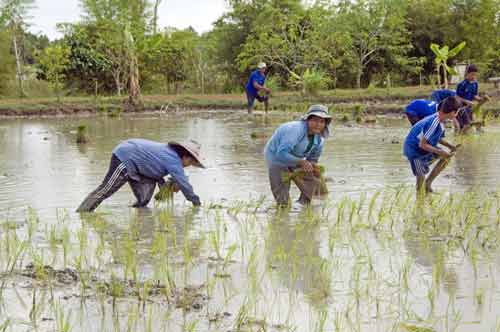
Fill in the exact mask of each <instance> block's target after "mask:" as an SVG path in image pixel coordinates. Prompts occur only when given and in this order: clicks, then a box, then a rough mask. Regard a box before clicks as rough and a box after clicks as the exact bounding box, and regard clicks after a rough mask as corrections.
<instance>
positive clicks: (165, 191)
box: [155, 180, 178, 202]
mask: <svg viewBox="0 0 500 332" xmlns="http://www.w3.org/2000/svg"><path fill="white" fill-rule="evenodd" d="M176 187H177V185H176V184H175V182H174V181H172V180H168V181H167V182H166V183H165V185H163V186H161V187H160V191H158V192H157V193H156V195H155V200H156V201H160V202H165V201H172V200H173V199H174V193H175V192H176V191H178V189H177V188H176Z"/></svg>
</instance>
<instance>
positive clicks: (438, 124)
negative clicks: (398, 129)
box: [403, 97, 462, 194]
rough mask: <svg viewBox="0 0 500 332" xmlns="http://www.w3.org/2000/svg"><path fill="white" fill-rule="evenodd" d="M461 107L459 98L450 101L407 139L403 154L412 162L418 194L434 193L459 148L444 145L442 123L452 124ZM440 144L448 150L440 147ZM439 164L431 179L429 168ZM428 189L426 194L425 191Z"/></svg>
mask: <svg viewBox="0 0 500 332" xmlns="http://www.w3.org/2000/svg"><path fill="white" fill-rule="evenodd" d="M461 106H462V103H461V101H460V100H459V98H457V97H448V98H446V99H445V100H443V101H442V102H441V103H440V104H439V108H438V111H437V112H436V113H434V114H433V115H430V116H428V117H426V118H424V119H423V120H421V121H419V122H417V123H416V124H415V125H414V126H413V127H412V128H411V130H410V132H409V134H408V136H407V137H406V139H405V142H404V147H403V153H404V155H405V156H406V158H408V161H409V162H410V166H411V170H412V172H413V175H415V176H416V178H417V193H418V194H422V193H425V192H432V182H433V181H434V179H436V177H437V176H438V175H439V174H440V173H441V172H442V171H443V169H444V168H445V167H446V165H447V164H448V161H449V159H450V157H451V156H452V155H453V153H454V152H455V151H456V149H457V146H455V145H453V144H451V143H449V142H447V141H445V140H444V139H443V137H444V132H445V129H444V126H443V123H444V122H445V121H447V120H453V119H454V118H455V116H456V114H457V111H458V109H459V108H460V107H461ZM438 144H441V145H443V146H445V147H447V148H448V149H449V151H446V150H443V149H441V148H439V147H438ZM436 160H439V161H438V163H437V165H436V166H435V167H434V168H433V169H432V171H431V173H430V174H429V176H428V177H427V178H426V177H425V176H426V174H427V173H429V167H430V165H431V164H432V163H433V162H434V161H436ZM424 189H425V191H424Z"/></svg>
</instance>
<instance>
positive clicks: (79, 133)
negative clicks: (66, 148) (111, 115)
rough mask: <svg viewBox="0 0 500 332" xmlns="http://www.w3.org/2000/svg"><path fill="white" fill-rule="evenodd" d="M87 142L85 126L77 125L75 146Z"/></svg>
mask: <svg viewBox="0 0 500 332" xmlns="http://www.w3.org/2000/svg"><path fill="white" fill-rule="evenodd" d="M88 141H89V139H88V137H87V126H86V125H79V126H78V128H77V130H76V143H77V144H85V143H87V142H88Z"/></svg>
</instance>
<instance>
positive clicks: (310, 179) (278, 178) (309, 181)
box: [268, 165, 320, 206]
mask: <svg viewBox="0 0 500 332" xmlns="http://www.w3.org/2000/svg"><path fill="white" fill-rule="evenodd" d="M268 171H269V183H270V185H271V191H272V193H273V196H274V199H275V200H276V203H278V205H282V206H286V205H288V203H289V197H290V181H285V179H284V178H283V176H284V175H286V174H288V173H290V172H292V171H293V169H292V168H289V167H282V166H276V165H271V166H269V169H268ZM292 181H293V182H294V183H295V184H296V185H297V188H299V190H300V197H299V199H298V202H299V203H300V204H304V205H305V204H309V203H310V202H311V199H312V198H313V196H314V195H316V194H319V190H320V180H319V179H318V178H316V177H314V176H313V175H309V174H307V175H306V176H304V178H303V179H292Z"/></svg>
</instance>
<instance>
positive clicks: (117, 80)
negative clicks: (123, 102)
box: [113, 70, 122, 96]
mask: <svg viewBox="0 0 500 332" xmlns="http://www.w3.org/2000/svg"><path fill="white" fill-rule="evenodd" d="M113 79H114V80H115V86H116V94H117V95H118V96H121V95H122V81H121V71H120V70H113Z"/></svg>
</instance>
